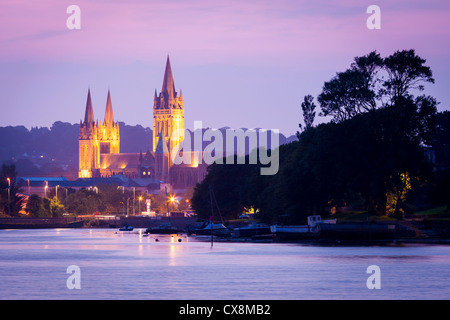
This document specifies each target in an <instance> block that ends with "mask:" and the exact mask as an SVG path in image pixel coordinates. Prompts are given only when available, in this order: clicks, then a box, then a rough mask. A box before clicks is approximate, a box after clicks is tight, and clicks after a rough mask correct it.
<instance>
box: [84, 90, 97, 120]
mask: <svg viewBox="0 0 450 320" xmlns="http://www.w3.org/2000/svg"><path fill="white" fill-rule="evenodd" d="M94 122H95V120H94V109H93V108H92V100H91V89H88V96H87V101H86V112H85V113H84V124H85V125H86V124H87V125H88V126H92V125H93V124H94Z"/></svg>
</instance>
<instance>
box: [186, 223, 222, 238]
mask: <svg viewBox="0 0 450 320" xmlns="http://www.w3.org/2000/svg"><path fill="white" fill-rule="evenodd" d="M192 233H194V234H196V235H211V233H212V234H213V235H214V236H231V231H230V230H229V229H228V228H227V227H225V226H224V225H223V224H222V223H213V224H212V230H211V222H209V223H208V224H204V225H202V226H200V227H199V228H197V229H195V230H193V232H192Z"/></svg>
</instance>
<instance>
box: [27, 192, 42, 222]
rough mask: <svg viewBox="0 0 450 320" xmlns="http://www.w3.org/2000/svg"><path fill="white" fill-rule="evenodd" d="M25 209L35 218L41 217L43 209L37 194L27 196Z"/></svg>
mask: <svg viewBox="0 0 450 320" xmlns="http://www.w3.org/2000/svg"><path fill="white" fill-rule="evenodd" d="M25 211H26V212H27V213H28V214H29V215H30V216H31V217H35V218H41V217H44V216H45V210H44V206H43V203H42V198H41V197H39V196H38V195H37V194H32V195H31V196H30V197H29V198H28V202H27V206H26V208H25Z"/></svg>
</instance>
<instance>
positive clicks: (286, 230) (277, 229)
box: [270, 215, 322, 239]
mask: <svg viewBox="0 0 450 320" xmlns="http://www.w3.org/2000/svg"><path fill="white" fill-rule="evenodd" d="M321 223H322V219H321V217H320V216H319V215H314V216H308V224H306V225H295V226H280V225H272V226H270V231H271V232H272V233H274V234H275V235H276V236H277V237H279V238H286V239H305V238H312V237H315V236H317V234H318V228H317V225H319V224H321Z"/></svg>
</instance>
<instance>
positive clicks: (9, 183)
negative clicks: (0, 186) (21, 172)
mask: <svg viewBox="0 0 450 320" xmlns="http://www.w3.org/2000/svg"><path fill="white" fill-rule="evenodd" d="M6 180H8V214H9V215H11V179H9V178H6Z"/></svg>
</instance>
